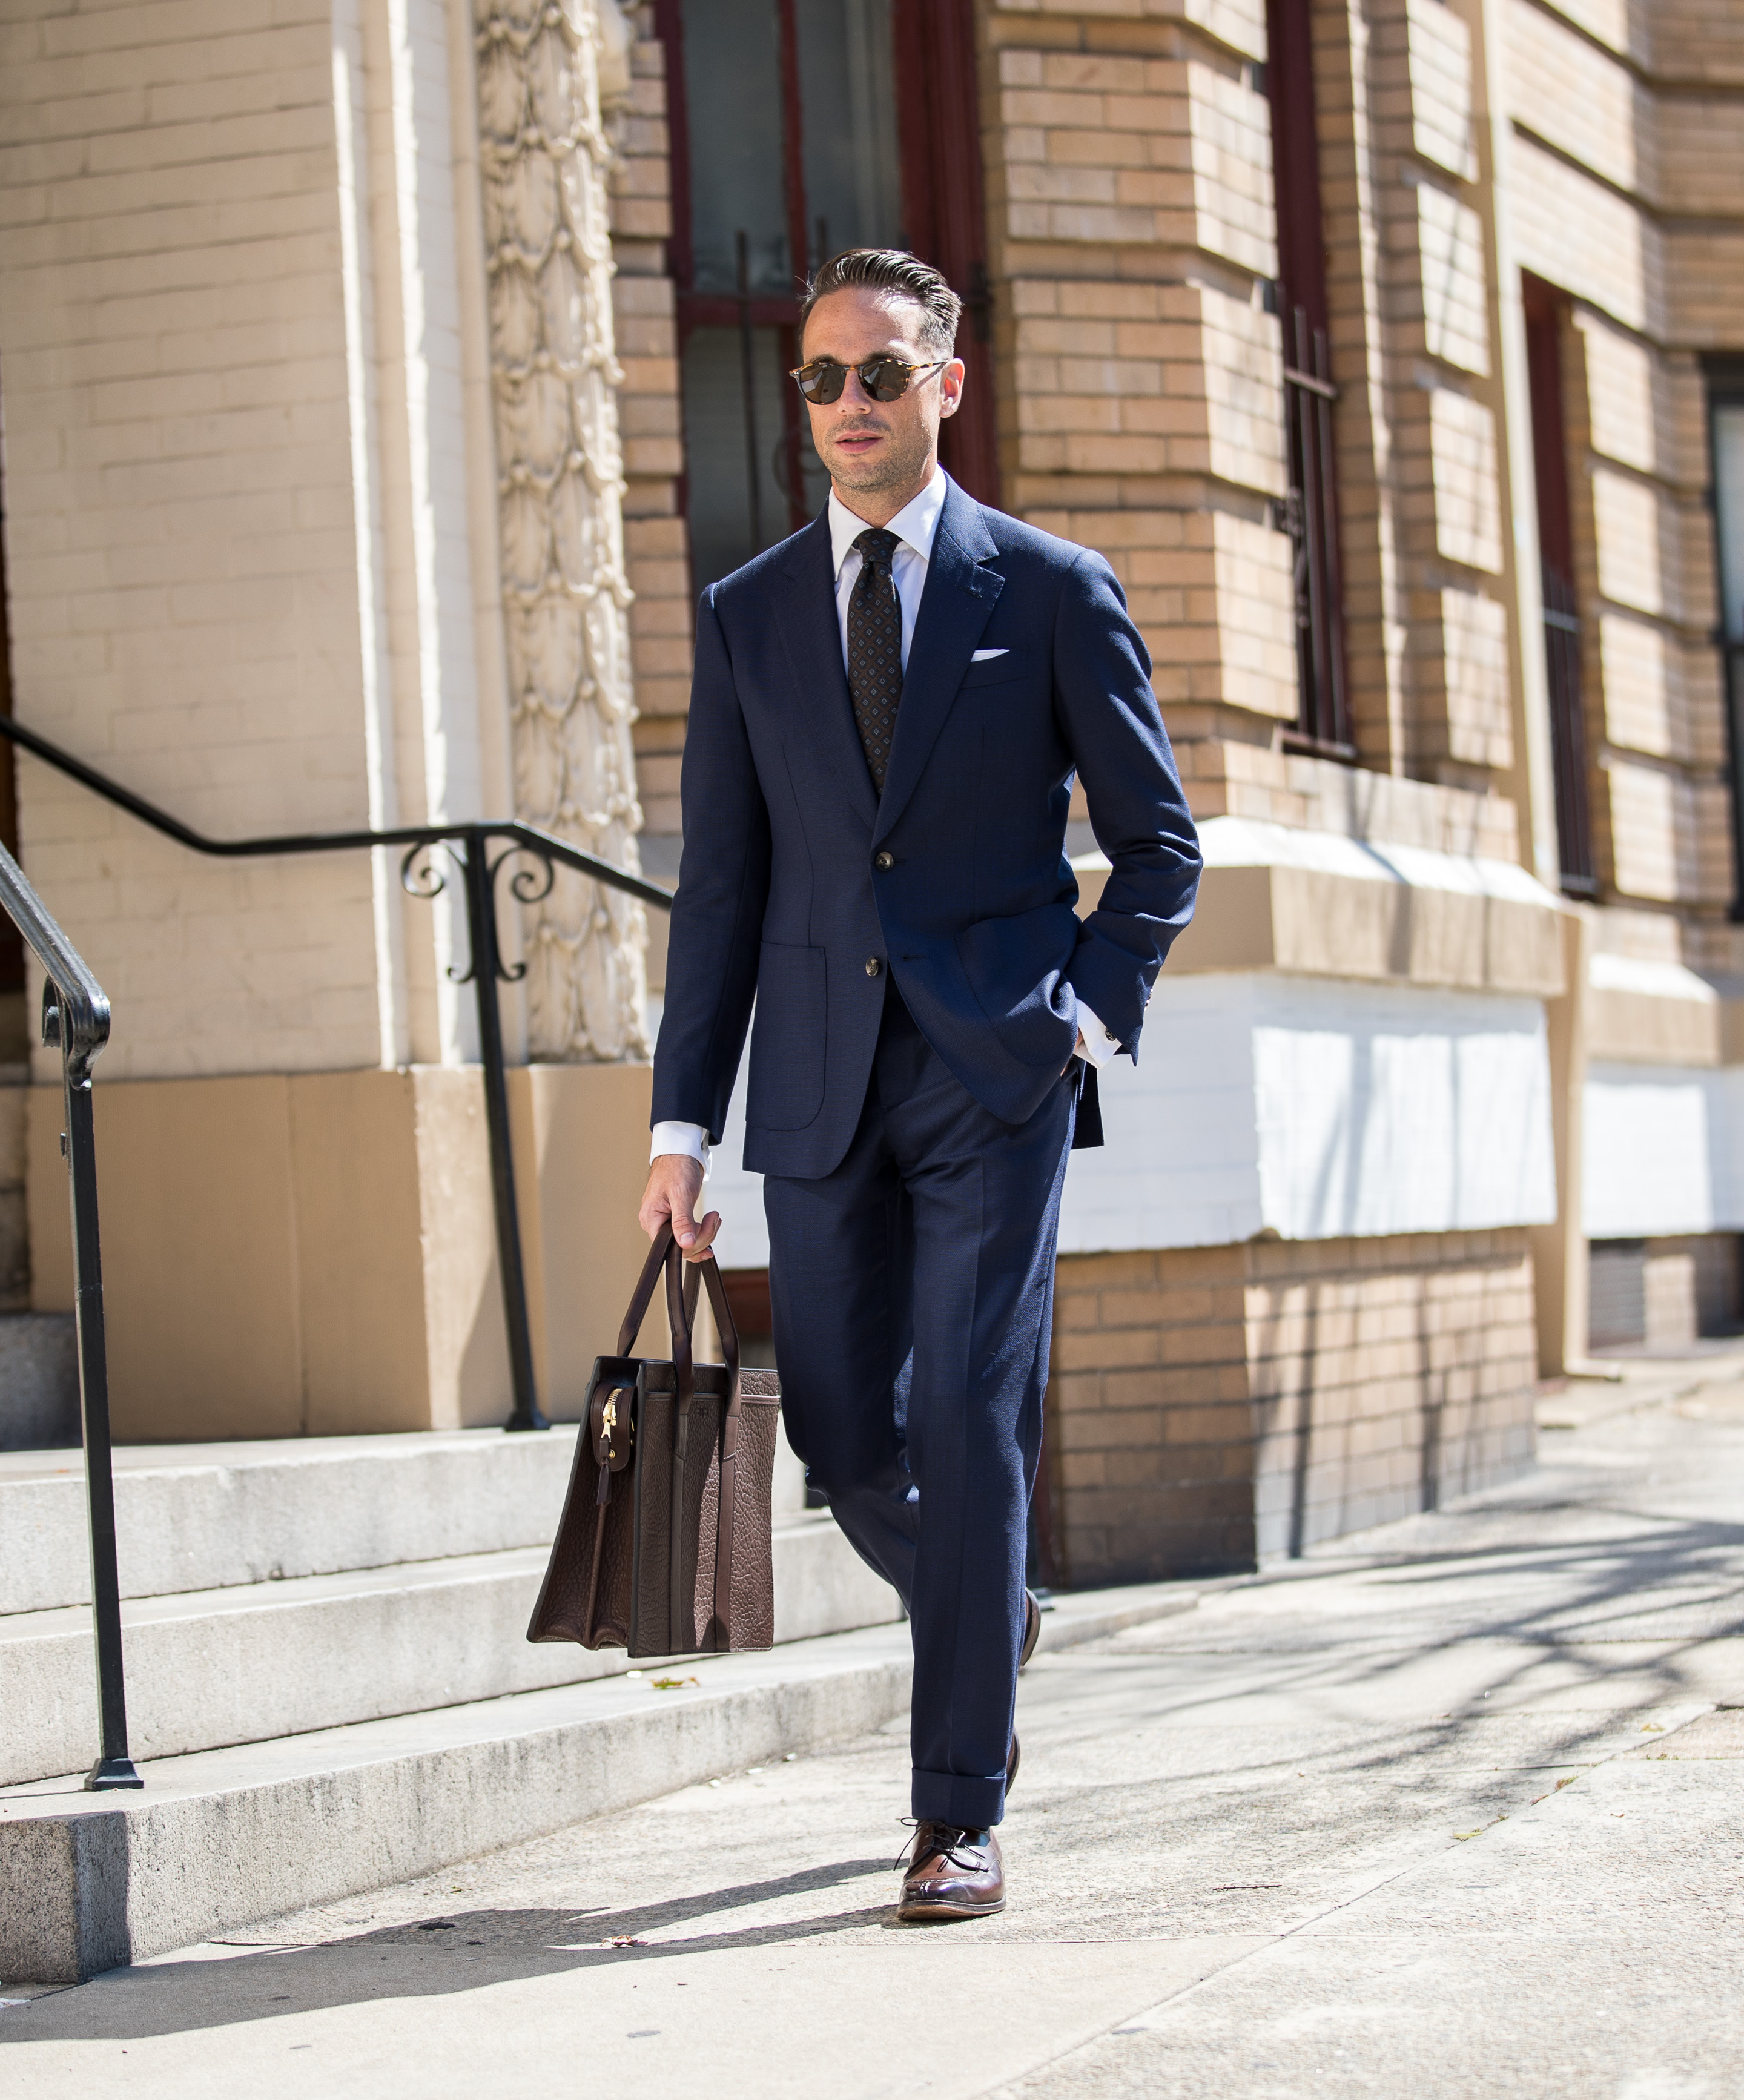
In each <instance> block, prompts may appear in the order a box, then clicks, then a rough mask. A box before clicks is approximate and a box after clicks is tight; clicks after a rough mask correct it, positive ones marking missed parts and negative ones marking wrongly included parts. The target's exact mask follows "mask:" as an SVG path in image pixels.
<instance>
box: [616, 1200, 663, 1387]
mask: <svg viewBox="0 0 1744 2100" xmlns="http://www.w3.org/2000/svg"><path fill="white" fill-rule="evenodd" d="M672 1244H673V1237H672V1224H671V1221H670V1220H668V1222H667V1223H666V1224H664V1225H662V1226H661V1227H660V1230H659V1232H658V1233H656V1234H655V1237H654V1244H653V1246H651V1247H650V1248H649V1249H648V1258H647V1260H646V1261H645V1262H644V1263H643V1264H642V1274H641V1275H640V1276H639V1277H638V1278H637V1279H636V1287H635V1289H634V1290H633V1291H632V1292H631V1293H630V1295H629V1311H628V1312H625V1315H624V1324H623V1326H621V1327H620V1328H619V1330H618V1354H619V1355H620V1357H627V1356H629V1354H630V1353H631V1352H633V1351H634V1348H635V1346H636V1337H637V1336H638V1335H639V1334H640V1333H641V1332H642V1321H644V1320H646V1319H647V1317H648V1307H649V1305H650V1304H651V1303H652V1301H653V1297H654V1286H655V1285H656V1283H658V1282H659V1281H660V1272H661V1270H662V1269H663V1268H664V1267H665V1265H666V1253H667V1250H668V1249H669V1247H670V1246H672Z"/></svg>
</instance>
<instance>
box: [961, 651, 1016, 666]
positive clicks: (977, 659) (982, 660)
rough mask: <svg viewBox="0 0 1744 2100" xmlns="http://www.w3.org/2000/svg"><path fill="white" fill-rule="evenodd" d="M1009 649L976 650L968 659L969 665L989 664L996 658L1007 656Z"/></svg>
mask: <svg viewBox="0 0 1744 2100" xmlns="http://www.w3.org/2000/svg"><path fill="white" fill-rule="evenodd" d="M1010 654H1011V651H1009V649H978V650H977V651H975V653H974V655H973V656H971V657H970V658H969V662H970V663H971V664H991V662H992V660H993V659H994V658H995V657H996V656H1009V655H1010Z"/></svg>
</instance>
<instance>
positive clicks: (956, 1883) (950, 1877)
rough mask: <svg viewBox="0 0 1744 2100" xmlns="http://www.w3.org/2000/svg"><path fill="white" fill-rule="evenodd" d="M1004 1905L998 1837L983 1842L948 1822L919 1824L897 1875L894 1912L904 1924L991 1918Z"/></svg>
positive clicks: (944, 1922)
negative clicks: (899, 1895)
mask: <svg viewBox="0 0 1744 2100" xmlns="http://www.w3.org/2000/svg"><path fill="white" fill-rule="evenodd" d="M1004 1908H1005V1864H1004V1860H1001V1859H1000V1854H999V1838H998V1837H997V1836H996V1833H994V1832H992V1831H991V1830H990V1831H989V1832H988V1833H987V1842H986V1844H985V1845H972V1844H970V1843H969V1841H968V1833H966V1832H965V1831H962V1830H959V1829H956V1826H955V1825H954V1824H949V1823H923V1824H921V1826H920V1828H919V1829H917V1830H916V1832H915V1834H914V1851H913V1852H912V1855H910V1858H909V1862H908V1872H907V1874H906V1875H904V1876H903V1899H902V1901H901V1903H900V1904H898V1906H897V1911H896V1915H897V1917H898V1918H900V1919H901V1920H902V1921H903V1924H904V1925H945V1924H948V1923H949V1922H950V1921H951V1920H952V1919H953V1918H960V1917H992V1916H993V1914H994V1913H995V1912H996V1911H1001V1910H1003V1909H1004Z"/></svg>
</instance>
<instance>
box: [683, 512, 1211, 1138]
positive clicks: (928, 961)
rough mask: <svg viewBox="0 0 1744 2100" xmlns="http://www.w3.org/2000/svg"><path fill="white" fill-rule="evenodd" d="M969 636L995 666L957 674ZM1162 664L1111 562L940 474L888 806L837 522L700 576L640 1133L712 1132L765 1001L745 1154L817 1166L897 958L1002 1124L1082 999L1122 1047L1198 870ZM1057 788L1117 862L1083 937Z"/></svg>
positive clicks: (1031, 1088)
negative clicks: (853, 652)
mask: <svg viewBox="0 0 1744 2100" xmlns="http://www.w3.org/2000/svg"><path fill="white" fill-rule="evenodd" d="M978 649H1003V650H1004V651H1005V654H1004V655H1001V656H996V657H994V658H991V660H987V661H985V662H982V663H978V664H976V663H972V662H971V661H970V658H971V656H972V655H973V654H974V651H977V650H978ZM1075 773H1076V774H1078V776H1079V777H1080V778H1081V779H1082V780H1083V782H1084V790H1085V793H1086V795H1087V797H1088V805H1089V813H1090V822H1091V824H1092V826H1093V828H1094V831H1095V833H1096V836H1097V842H1098V844H1099V845H1101V847H1102V851H1103V852H1104V853H1105V854H1106V855H1107V857H1108V859H1109V860H1110V862H1111V863H1112V872H1111V873H1110V876H1109V877H1108V879H1107V882H1106V885H1105V886H1104V888H1103V891H1102V901H1101V902H1100V903H1099V905H1098V906H1097V909H1096V910H1095V911H1093V912H1091V913H1090V914H1089V915H1088V917H1087V918H1085V919H1083V920H1080V918H1079V916H1078V915H1077V912H1076V911H1075V905H1076V903H1077V899H1078V885H1077V882H1076V880H1075V878H1074V876H1073V875H1072V871H1071V867H1070V865H1069V864H1068V862H1067V861H1066V857H1065V852H1064V845H1065V834H1066V810H1067V807H1068V805H1069V802H1070V800H1071V782H1072V776H1073V774H1075ZM682 793H683V809H684V855H683V859H682V863H681V867H680V871H679V878H678V893H677V895H676V896H675V898H674V899H673V909H672V928H671V942H670V946H669V953H668V960H667V964H666V1005H665V1013H664V1018H663V1020H662V1021H661V1024H660V1042H659V1045H658V1048H657V1049H656V1053H655V1060H654V1106H653V1120H654V1121H655V1122H656V1123H659V1122H662V1121H664V1120H666V1119H668V1118H675V1119H678V1120H682V1121H684V1122H687V1123H700V1124H703V1125H704V1126H705V1127H707V1128H708V1130H709V1132H710V1134H711V1136H713V1139H714V1140H715V1141H716V1142H718V1141H719V1140H720V1137H721V1134H722V1128H723V1127H724V1125H725V1123H726V1108H727V1102H728V1100H729V1098H730V1096H731V1092H732V1087H733V1081H734V1079H735V1074H736V1073H737V1071H738V1068H739V1060H740V1052H741V1050H742V1048H743V1047H744V1036H745V1030H746V1027H747V1026H748V1023H749V1022H750V1020H751V1014H752V1002H753V998H754V999H755V1001H756V1014H757V1019H756V1026H755V1028H754V1030H753V1034H752V1039H751V1069H750V1074H749V1080H748V1090H747V1110H746V1124H747V1128H746V1137H745V1162H744V1163H745V1165H746V1166H747V1167H748V1168H750V1169H752V1170H753V1171H758V1172H762V1173H769V1174H782V1175H794V1176H802V1177H806V1178H812V1177H815V1176H822V1175H825V1174H828V1173H829V1172H830V1171H832V1169H833V1168H834V1167H836V1166H837V1164H838V1163H839V1162H840V1161H841V1158H842V1155H843V1154H845V1153H846V1150H847V1149H848V1145H849V1144H850V1140H852V1138H853V1136H854V1130H855V1127H856V1126H857V1124H858V1123H859V1116H860V1111H861V1108H862V1106H863V1103H864V1101H865V1095H866V1087H867V1081H868V1076H869V1074H870V1071H871V1067H872V1052H873V1050H874V1048H875V1047H876V1043H877V1039H878V1028H879V1022H880V1019H881V1013H882V1009H883V1006H884V997H885V977H884V973H885V971H886V970H888V971H890V973H892V974H894V977H895V979H896V982H897V985H898V987H899V988H900V990H901V991H902V995H903V998H904V999H906V1000H907V1004H908V1008H909V1011H910V1012H912V1015H913V1017H914V1019H915V1021H916V1026H918V1027H919V1028H920V1030H921V1033H922V1035H925V1038H926V1039H927V1041H928V1042H929V1043H930V1044H931V1045H932V1048H934V1051H936V1052H937V1053H938V1056H939V1057H940V1058H941V1059H942V1060H943V1062H944V1063H945V1064H946V1065H947V1066H948V1067H949V1068H950V1070H951V1072H952V1073H954V1074H955V1075H956V1078H957V1079H959V1080H960V1081H961V1083H962V1084H963V1085H964V1086H965V1087H966V1088H967V1089H968V1090H969V1092H970V1093H971V1094H973V1095H974V1097H975V1098H976V1100H977V1101H980V1102H981V1103H982V1105H983V1106H984V1107H986V1108H987V1109H989V1110H991V1111H992V1113H993V1114H995V1115H996V1116H998V1117H1000V1118H1001V1119H1002V1120H1004V1121H1005V1122H1007V1123H1023V1122H1026V1121H1027V1119H1028V1118H1030V1116H1031V1115H1032V1114H1034V1113H1035V1110H1036V1109H1037V1108H1039V1107H1040V1105H1041V1103H1042V1101H1043V1100H1044V1098H1045V1096H1046V1095H1047V1092H1048V1090H1049V1087H1053V1086H1056V1085H1057V1084H1058V1083H1059V1081H1060V1075H1061V1072H1062V1069H1063V1068H1064V1067H1065V1066H1066V1064H1067V1062H1068V1061H1069V1060H1070V1058H1071V1053H1072V1046H1073V1044H1074V1043H1075V1040H1076V1036H1077V1027H1078V1022H1077V1000H1078V998H1079V997H1080V995H1081V996H1082V998H1083V999H1084V1003H1085V1004H1087V1005H1088V1007H1090V1008H1091V1009H1092V1010H1093V1012H1095V1013H1097V1015H1098V1016H1099V1017H1101V1019H1102V1021H1103V1023H1104V1024H1105V1025H1106V1027H1107V1028H1108V1029H1109V1030H1110V1033H1111V1034H1112V1035H1115V1037H1116V1038H1117V1039H1119V1042H1120V1043H1122V1045H1123V1046H1124V1048H1125V1049H1126V1050H1127V1051H1128V1053H1129V1054H1131V1055H1132V1056H1133V1057H1137V1052H1138V1042H1139V1036H1140V1034H1141V1030H1142V1028H1143V1026H1144V1018H1145V1002H1146V999H1147V997H1148V996H1149V994H1150V987H1151V985H1152V983H1153V982H1155V977H1156V974H1157V972H1158V970H1159V968H1161V967H1162V964H1163V957H1164V956H1165V955H1167V954H1168V950H1169V945H1170V943H1171V942H1172V941H1173V940H1174V938H1175V936H1176V935H1177V933H1180V931H1181V929H1182V928H1183V927H1184V926H1185V924H1187V921H1188V920H1189V919H1190V917H1191V915H1192V911H1193V898H1194V891H1195V889H1197V887H1198V884H1199V845H1198V840H1197V837H1196V835H1195V833H1194V828H1193V820H1192V818H1191V817H1190V815H1189V814H1188V813H1187V805H1186V798H1185V796H1184V795H1183V794H1182V792H1181V781H1180V778H1179V776H1178V775H1177V772H1176V770H1175V764H1174V760H1173V757H1172V755H1171V752H1170V750H1169V743H1168V736H1167V735H1166V734H1165V732H1164V730H1163V721H1162V717H1161V716H1160V714H1159V712H1158V710H1157V704H1156V699H1155V695H1153V693H1152V692H1151V690H1150V657H1149V656H1148V655H1147V654H1146V650H1145V645H1144V642H1143V641H1142V640H1141V637H1140V635H1139V633H1138V629H1137V628H1136V627H1135V626H1134V625H1133V624H1132V620H1131V619H1130V618H1129V617H1128V613H1127V610H1126V599H1125V598H1124V595H1123V593H1122V592H1121V589H1120V586H1119V584H1118V583H1117V582H1116V581H1115V576H1114V573H1113V571H1111V570H1110V568H1109V567H1108V564H1107V563H1106V562H1105V561H1103V559H1102V557H1101V556H1100V555H1099V554H1093V553H1091V552H1089V551H1088V549H1084V548H1082V547H1077V546H1074V545H1072V544H1071V542H1070V541H1069V540H1057V539H1055V538H1054V537H1053V536H1052V534H1050V533H1047V532H1037V531H1036V530H1035V527H1033V526H1029V525H1025V524H1022V523H1020V522H1019V521H1018V519H1016V518H1008V517H1005V516H1004V514H1002V513H1001V512H1000V511H997V510H987V508H986V507H985V506H983V505H981V504H979V503H977V502H976V501H974V499H973V498H972V497H970V496H967V495H965V493H964V492H963V491H962V490H961V489H960V488H959V487H957V486H956V484H955V483H952V484H951V487H950V488H949V489H948V491H947V495H946V498H945V504H944V509H943V514H942V515H941V517H940V518H939V523H938V535H937V537H936V538H935V539H934V543H933V551H932V556H931V558H930V561H929V565H928V568H927V575H926V585H925V592H924V593H923V595H922V597H921V609H920V613H919V615H918V617H917V619H916V623H915V631H914V637H913V640H912V643H911V645H910V648H909V653H908V665H907V677H906V679H905V681H904V683H903V697H902V704H901V707H900V708H899V709H898V713H897V717H896V733H895V739H894V743H893V745H892V748H891V752H890V765H889V768H888V770H887V772H886V774H885V786H884V793H883V795H882V796H880V795H879V794H878V792H877V791H876V788H875V787H873V785H872V776H871V774H870V773H869V772H868V770H867V765H866V759H865V755H864V753H863V750H862V748H861V746H860V739H859V730H857V728H856V727H855V725H854V712H853V707H852V704H851V703H850V699H849V697H848V682H847V676H846V672H845V671H844V669H843V667H842V655H841V629H840V626H839V624H838V616H837V609H836V594H835V575H834V570H833V565H832V559H831V550H830V530H829V519H828V514H825V515H823V516H821V517H819V518H818V519H817V520H816V521H815V523H812V524H810V525H808V526H807V527H806V528H805V530H804V531H803V532H797V533H795V534H794V535H793V537H792V538H791V539H789V540H784V541H783V542H782V543H781V545H779V546H777V547H772V548H770V549H769V550H768V551H767V552H766V554H760V555H758V556H757V558H756V559H755V560H754V561H752V562H747V563H746V565H745V566H744V568H742V569H740V570H737V571H735V573H734V574H733V575H731V576H728V577H726V579H725V580H723V581H722V582H720V583H717V584H712V585H710V586H709V589H707V590H706V591H704V593H703V596H702V602H701V604H700V607H699V608H698V611H697V624H696V662H695V681H694V683H693V685H692V687H691V714H690V725H689V729H688V731H687V737H686V741H685V748H684V773H683V788H682ZM885 855H888V856H889V857H890V858H889V865H888V866H885V865H884V864H883V863H884V858H885ZM872 964H876V965H877V968H876V972H874V971H873V970H872V968H871V966H872Z"/></svg>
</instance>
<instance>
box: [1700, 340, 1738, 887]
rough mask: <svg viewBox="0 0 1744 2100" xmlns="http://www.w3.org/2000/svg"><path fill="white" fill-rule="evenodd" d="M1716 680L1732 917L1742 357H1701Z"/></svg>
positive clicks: (1735, 861) (1735, 865)
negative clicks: (1728, 795) (1727, 802)
mask: <svg viewBox="0 0 1744 2100" xmlns="http://www.w3.org/2000/svg"><path fill="white" fill-rule="evenodd" d="M1706 373H1707V413H1708V441H1709V448H1710V458H1711V468H1712V472H1713V477H1714V480H1713V488H1714V496H1713V505H1714V558H1715V565H1716V567H1717V569H1718V571H1719V573H1718V576H1717V577H1716V582H1717V584H1718V585H1719V588H1718V589H1717V591H1716V592H1715V597H1716V598H1717V599H1718V601H1719V605H1720V625H1719V627H1718V629H1716V630H1715V637H1714V638H1715V642H1717V643H1718V645H1719V647H1720V675H1721V678H1722V680H1723V684H1722V686H1721V690H1722V693H1723V694H1724V702H1725V709H1726V761H1727V766H1726V770H1727V774H1728V776H1729V784H1730V787H1731V789H1732V914H1731V915H1732V917H1733V920H1734V921H1737V920H1744V358H1740V357H1712V358H1710V359H1708V360H1707V361H1706Z"/></svg>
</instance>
